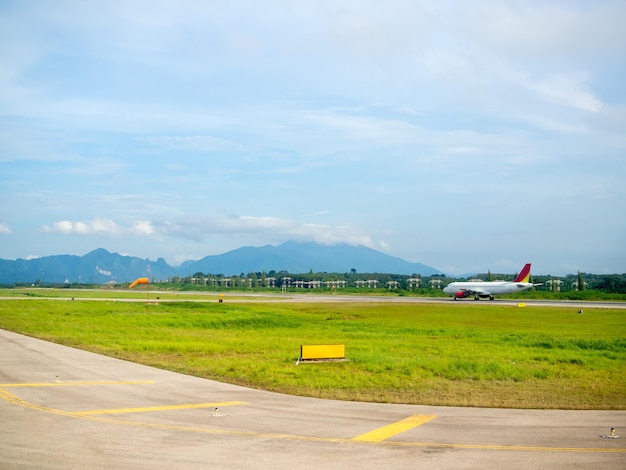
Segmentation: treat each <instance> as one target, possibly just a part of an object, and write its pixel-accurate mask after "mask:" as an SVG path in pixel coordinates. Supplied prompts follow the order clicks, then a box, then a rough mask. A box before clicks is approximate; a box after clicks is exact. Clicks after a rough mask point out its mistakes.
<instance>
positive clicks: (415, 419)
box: [352, 415, 436, 442]
mask: <svg viewBox="0 0 626 470" xmlns="http://www.w3.org/2000/svg"><path fill="white" fill-rule="evenodd" d="M435 418H436V416H433V415H413V416H409V417H408V418H406V419H403V420H402V421H398V422H397V423H393V424H389V425H387V426H383V427H382V428H378V429H374V430H373V431H370V432H368V433H365V434H361V435H360V436H357V437H354V438H352V440H353V441H360V442H381V441H384V440H386V439H389V438H390V437H392V436H395V435H396V434H400V433H402V432H405V431H408V430H409V429H413V428H414V427H417V426H420V425H422V424H424V423H427V422H428V421H430V420H431V419H435Z"/></svg>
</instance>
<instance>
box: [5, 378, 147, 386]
mask: <svg viewBox="0 0 626 470" xmlns="http://www.w3.org/2000/svg"><path fill="white" fill-rule="evenodd" d="M153 383H154V380H133V381H127V382H116V381H110V382H107V381H101V382H42V383H32V384H0V388H8V387H75V386H86V385H145V384H153Z"/></svg>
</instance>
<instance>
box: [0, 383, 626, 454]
mask: <svg viewBox="0 0 626 470" xmlns="http://www.w3.org/2000/svg"><path fill="white" fill-rule="evenodd" d="M1 387H2V386H0V398H2V399H4V400H6V401H7V402H9V403H12V404H14V405H17V406H22V407H25V408H30V409H33V410H38V411H43V412H46V413H51V414H56V415H61V416H67V417H71V418H76V419H85V420H89V421H98V422H101V423H110V424H118V425H124V426H135V427H138V428H144V429H168V430H171V431H184V432H197V433H203V434H219V435H226V436H246V437H259V438H266V439H284V440H293V441H310V442H328V443H350V442H352V443H354V444H355V445H360V444H361V443H363V444H370V445H390V446H397V447H435V448H447V449H482V450H503V451H530V452H575V453H578V452H582V453H587V452H593V453H596V452H597V453H626V449H613V448H597V447H595V448H594V447H538V446H512V445H508V446H507V445H491V444H455V443H436V442H406V441H404V442H396V441H384V440H378V441H376V440H369V441H368V440H358V438H354V439H346V438H341V437H315V436H297V435H293V434H272V433H263V432H255V431H235V430H228V429H209V428H199V427H194V426H181V425H167V424H156V423H145V422H140V421H122V420H118V419H113V418H109V417H105V416H93V415H80V414H76V413H70V412H67V411H62V410H56V409H54V408H47V407H45V406H40V405H36V404H34V403H29V402H27V401H25V400H22V399H21V398H18V397H16V396H15V395H13V394H11V393H9V392H7V391H6V390H2V389H1ZM5 387H6V385H5ZM415 416H424V415H415ZM411 418H413V417H411ZM411 418H407V419H411ZM430 418H431V419H432V418H434V417H430ZM416 420H417V419H416ZM400 422H402V421H400ZM424 422H426V421H424ZM396 424H397V423H396ZM411 427H413V426H411ZM381 429H384V428H381ZM398 432H400V431H398ZM368 434H369V433H368ZM363 436H366V434H364V435H363ZM359 437H362V436H359Z"/></svg>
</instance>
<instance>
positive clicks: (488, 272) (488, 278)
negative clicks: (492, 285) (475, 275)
mask: <svg viewBox="0 0 626 470" xmlns="http://www.w3.org/2000/svg"><path fill="white" fill-rule="evenodd" d="M487 280H488V281H493V276H492V275H491V270H489V271H487Z"/></svg>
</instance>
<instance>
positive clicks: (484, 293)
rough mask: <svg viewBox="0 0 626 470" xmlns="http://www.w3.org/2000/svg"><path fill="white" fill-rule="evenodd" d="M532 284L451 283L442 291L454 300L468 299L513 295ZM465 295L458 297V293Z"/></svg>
mask: <svg viewBox="0 0 626 470" xmlns="http://www.w3.org/2000/svg"><path fill="white" fill-rule="evenodd" d="M532 286H533V283H532V282H510V281H492V282H488V281H476V282H452V283H450V284H448V285H447V286H446V287H445V288H444V289H443V291H444V292H445V293H446V294H453V295H455V298H463V297H469V296H470V295H474V296H478V297H492V296H494V295H502V294H513V293H515V292H522V291H525V290H527V289H530V288H531V287H532ZM461 292H463V293H465V294H466V295H459V293H461Z"/></svg>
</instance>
